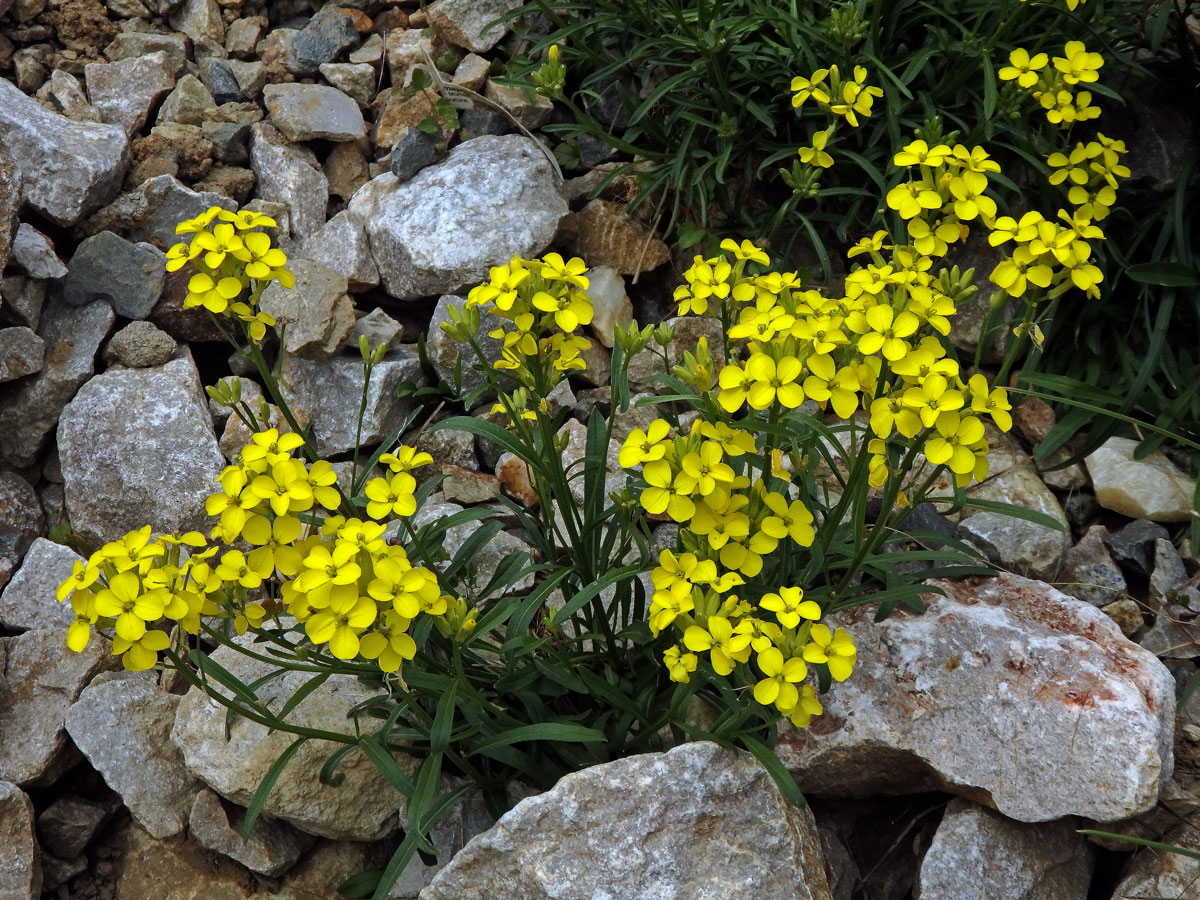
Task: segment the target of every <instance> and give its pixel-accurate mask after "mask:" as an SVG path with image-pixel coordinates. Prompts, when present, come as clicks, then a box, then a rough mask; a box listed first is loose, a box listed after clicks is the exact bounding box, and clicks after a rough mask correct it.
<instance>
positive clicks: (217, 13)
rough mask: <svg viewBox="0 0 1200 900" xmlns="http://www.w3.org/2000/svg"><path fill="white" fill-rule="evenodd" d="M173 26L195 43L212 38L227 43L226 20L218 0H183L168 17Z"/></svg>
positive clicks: (220, 42) (219, 42) (214, 40)
mask: <svg viewBox="0 0 1200 900" xmlns="http://www.w3.org/2000/svg"><path fill="white" fill-rule="evenodd" d="M168 21H169V22H170V23H171V27H172V28H174V29H175V30H176V31H182V32H183V33H184V34H186V35H187V36H188V37H190V38H191V39H192V41H193V42H195V43H201V42H203V41H204V40H210V41H213V42H214V43H216V44H218V45H221V44H224V43H225V22H224V21H223V20H222V19H221V8H220V7H219V6H218V5H217V0H183V3H182V5H181V6H180V7H179V8H178V9H176V10H175V11H174V12H172V13H171V15H170V16H169V18H168Z"/></svg>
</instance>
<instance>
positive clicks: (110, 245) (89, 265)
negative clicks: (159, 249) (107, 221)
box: [63, 231, 167, 319]
mask: <svg viewBox="0 0 1200 900" xmlns="http://www.w3.org/2000/svg"><path fill="white" fill-rule="evenodd" d="M166 279H167V272H166V269H165V268H164V267H163V259H162V256H160V255H159V254H157V253H154V252H152V251H150V250H147V249H146V248H144V247H139V246H137V245H136V244H133V243H130V242H129V241H127V240H125V238H123V237H118V236H117V235H115V234H113V233H112V232H111V231H101V232H100V233H99V234H95V235H92V236H91V237H90V238H88V239H87V240H85V241H83V242H82V243H81V244H80V245H79V247H78V248H77V249H76V250H75V255H74V256H72V257H71V262H70V265H69V266H68V271H67V277H66V279H65V280H64V281H63V299H64V300H66V301H67V302H68V303H70V304H71V305H72V306H83V305H84V304H87V303H91V302H92V301H94V300H104V301H106V302H107V303H108V304H109V305H111V306H112V308H113V310H114V311H115V312H116V313H117V315H119V316H123V317H125V318H126V319H144V318H146V317H147V316H148V315H150V311H151V310H152V309H154V304H155V303H157V302H158V298H159V297H161V296H162V292H163V287H164V286H165V285H166Z"/></svg>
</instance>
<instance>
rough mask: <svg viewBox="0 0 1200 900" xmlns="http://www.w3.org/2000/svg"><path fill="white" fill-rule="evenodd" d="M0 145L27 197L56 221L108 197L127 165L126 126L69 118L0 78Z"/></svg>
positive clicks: (78, 215)
mask: <svg viewBox="0 0 1200 900" xmlns="http://www.w3.org/2000/svg"><path fill="white" fill-rule="evenodd" d="M0 150H4V151H6V152H7V153H8V154H9V155H10V156H11V157H12V158H13V160H14V161H15V163H16V168H17V171H18V172H19V174H20V179H21V184H22V185H24V187H23V193H24V198H25V202H26V203H28V204H29V205H30V206H31V207H32V208H33V209H35V210H36V211H37V212H38V213H39V214H41V215H43V216H45V217H46V218H48V219H50V220H51V221H53V222H55V223H56V224H59V225H73V224H75V223H76V222H78V221H79V220H80V219H82V218H83V217H84V216H86V215H87V214H88V213H90V212H92V211H93V210H95V209H98V208H99V207H101V206H103V205H104V204H105V203H107V202H108V201H109V200H111V199H112V198H113V197H114V196H115V195H116V193H117V191H118V190H119V189H120V187H121V179H122V178H124V177H125V168H126V166H128V164H129V139H128V138H127V137H126V136H125V131H124V129H122V128H120V127H118V126H116V125H101V124H95V123H92V122H73V121H71V120H70V119H67V118H64V117H63V116H60V115H58V114H57V113H53V112H51V111H50V110H48V109H46V107H44V106H42V104H40V103H38V102H37V101H36V100H34V99H33V98H32V97H28V96H26V95H25V94H24V93H22V92H21V89H20V88H18V87H17V86H16V85H15V84H13V83H12V82H10V81H5V80H3V79H0Z"/></svg>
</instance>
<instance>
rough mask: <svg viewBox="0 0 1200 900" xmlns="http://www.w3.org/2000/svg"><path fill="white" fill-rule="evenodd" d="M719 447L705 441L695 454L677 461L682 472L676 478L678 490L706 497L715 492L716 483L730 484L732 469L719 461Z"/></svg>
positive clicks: (712, 442) (715, 443)
mask: <svg viewBox="0 0 1200 900" xmlns="http://www.w3.org/2000/svg"><path fill="white" fill-rule="evenodd" d="M721 457H722V454H721V445H720V444H718V443H717V442H716V441H705V442H704V443H703V444H701V445H700V450H699V452H697V453H688V454H687V455H685V456H684V457H683V458H682V459H681V460H680V461H679V467H680V468H681V469H682V470H683V471H681V472H680V473H679V475H678V477H677V478H676V484H677V485H678V486H679V490H681V491H683V492H685V493H688V494H699V495H700V496H701V497H707V496H708V495H709V494H711V493H712V492H713V491H714V490H716V487H717V482H718V481H721V482H726V483H729V482H732V481H733V475H734V472H733V469H732V468H731V467H730V466H729V465H728V464H726V463H724V462H722V461H721Z"/></svg>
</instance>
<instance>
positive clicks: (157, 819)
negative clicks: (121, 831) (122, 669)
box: [66, 674, 200, 838]
mask: <svg viewBox="0 0 1200 900" xmlns="http://www.w3.org/2000/svg"><path fill="white" fill-rule="evenodd" d="M179 700H180V698H179V697H178V696H177V695H175V694H168V693H167V692H166V691H165V690H163V689H162V688H160V687H158V686H157V685H156V684H155V683H154V680H153V677H147V676H146V675H144V674H136V675H135V674H124V675H118V676H114V677H111V678H108V679H107V680H102V679H97V680H96V681H95V682H93V683H92V684H91V685H89V686H88V687H87V688H85V689H84V690H83V693H81V694H80V695H79V699H78V700H76V701H75V703H74V704H73V705H72V706H71V711H70V712H69V713H68V714H67V721H66V725H67V732H68V733H69V734H70V735H71V740H72V741H74V742H75V746H76V747H78V748H79V749H80V750H81V751H82V752H83V755H84V756H86V757H87V758H88V762H90V763H91V764H92V766H93V767H94V768H95V769H96V770H97V771H98V772H99V773H100V774H101V775H103V776H104V780H105V782H106V783H107V784H108V786H109V787H110V788H112V789H113V790H114V791H116V792H117V793H118V794H120V795H121V800H122V801H123V802H124V804H125V806H126V808H127V809H128V810H129V812H130V814H132V816H133V819H134V821H135V822H137V823H138V824H139V825H141V826H142V827H143V828H145V829H146V831H147V832H148V833H149V834H150V835H151V836H152V837H156V838H165V837H170V836H171V835H174V834H179V832H181V831H183V829H184V828H185V827H186V825H187V821H188V813H189V812H190V810H191V807H192V801H193V799H194V798H195V796H196V792H197V791H198V790H200V783H199V782H198V781H196V779H195V778H193V777H192V774H191V773H190V772H189V771H188V770H187V768H186V767H185V766H184V764H183V756H182V754H181V753H180V752H179V748H178V747H176V746H175V745H174V744H173V743H171V740H170V733H171V726H172V725H173V724H174V722H175V711H176V708H177V707H178V706H179ZM118 736H119V739H117V738H118Z"/></svg>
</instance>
